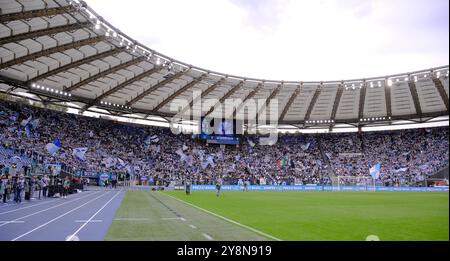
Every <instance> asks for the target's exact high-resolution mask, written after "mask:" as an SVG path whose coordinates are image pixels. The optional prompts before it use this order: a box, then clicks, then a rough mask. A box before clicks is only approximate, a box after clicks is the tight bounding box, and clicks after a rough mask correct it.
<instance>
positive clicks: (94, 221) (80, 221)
mask: <svg viewBox="0 0 450 261" xmlns="http://www.w3.org/2000/svg"><path fill="white" fill-rule="evenodd" d="M86 222H87V223H101V222H103V220H75V223H86Z"/></svg>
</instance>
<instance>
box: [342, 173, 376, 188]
mask: <svg viewBox="0 0 450 261" xmlns="http://www.w3.org/2000/svg"><path fill="white" fill-rule="evenodd" d="M375 185H376V184H375V180H374V179H373V178H372V177H368V176H337V177H334V178H333V186H334V187H336V188H337V190H339V191H342V190H346V189H349V190H354V187H358V188H359V189H360V190H363V191H374V190H375Z"/></svg>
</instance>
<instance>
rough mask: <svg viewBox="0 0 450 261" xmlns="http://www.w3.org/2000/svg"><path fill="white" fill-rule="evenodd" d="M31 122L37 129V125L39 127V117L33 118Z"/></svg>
mask: <svg viewBox="0 0 450 261" xmlns="http://www.w3.org/2000/svg"><path fill="white" fill-rule="evenodd" d="M30 124H31V126H32V127H33V129H36V128H37V127H39V119H35V120H32V121H31V122H30Z"/></svg>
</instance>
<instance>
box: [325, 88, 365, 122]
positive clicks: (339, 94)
mask: <svg viewBox="0 0 450 261" xmlns="http://www.w3.org/2000/svg"><path fill="white" fill-rule="evenodd" d="M361 90H362V89H361ZM343 93H344V87H343V86H342V84H339V87H338V90H337V93H336V97H335V98H334V104H333V110H332V111H331V120H332V121H335V120H336V113H337V110H338V108H339V104H340V103H341V98H342V94H343Z"/></svg>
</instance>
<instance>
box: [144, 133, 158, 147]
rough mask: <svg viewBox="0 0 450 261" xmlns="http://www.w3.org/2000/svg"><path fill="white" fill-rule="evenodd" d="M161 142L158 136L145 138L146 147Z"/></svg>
mask: <svg viewBox="0 0 450 261" xmlns="http://www.w3.org/2000/svg"><path fill="white" fill-rule="evenodd" d="M158 142H159V138H158V135H153V136H150V135H149V136H147V138H145V141H144V143H145V144H146V145H150V144H151V143H158Z"/></svg>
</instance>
